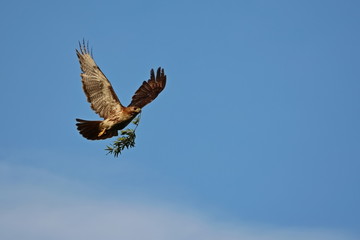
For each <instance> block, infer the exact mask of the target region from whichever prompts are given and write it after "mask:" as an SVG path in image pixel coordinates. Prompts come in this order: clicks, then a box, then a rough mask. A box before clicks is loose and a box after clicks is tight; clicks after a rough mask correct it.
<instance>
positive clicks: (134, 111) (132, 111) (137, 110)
mask: <svg viewBox="0 0 360 240" xmlns="http://www.w3.org/2000/svg"><path fill="white" fill-rule="evenodd" d="M128 112H129V113H130V114H131V115H133V116H136V115H138V114H139V113H140V112H141V108H139V107H135V106H131V107H128Z"/></svg>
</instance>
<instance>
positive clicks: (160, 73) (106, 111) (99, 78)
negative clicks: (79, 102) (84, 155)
mask: <svg viewBox="0 0 360 240" xmlns="http://www.w3.org/2000/svg"><path fill="white" fill-rule="evenodd" d="M76 55H77V57H78V59H79V62H80V68H81V71H82V73H81V74H80V75H81V81H82V86H83V90H84V92H85V95H86V97H87V100H88V102H89V103H90V104H91V108H92V109H93V110H94V111H95V112H96V113H97V114H99V116H100V117H102V118H104V120H102V121H88V120H82V119H76V121H77V122H78V123H77V124H76V126H77V129H78V130H79V132H80V134H81V135H82V136H83V137H85V138H87V139H89V140H101V139H106V138H111V137H113V136H117V135H118V131H119V130H121V129H123V128H125V127H126V126H127V125H128V124H129V123H130V122H131V121H132V120H133V119H134V118H135V117H136V116H137V115H138V114H139V113H140V112H141V109H142V108H143V107H145V106H146V105H147V104H149V103H150V102H152V101H153V100H154V99H155V98H156V97H157V96H158V95H159V93H160V92H161V91H162V90H163V89H164V88H165V85H166V75H165V73H164V69H162V68H158V69H157V72H156V75H155V73H154V70H153V69H151V71H150V79H149V80H148V81H144V82H143V83H142V85H141V86H140V87H139V89H138V90H137V91H136V92H135V94H134V96H133V97H132V101H131V103H130V104H129V106H127V107H125V106H123V105H122V104H121V102H120V100H119V98H118V97H117V95H116V93H115V91H114V89H113V88H112V86H111V83H110V82H109V80H108V79H107V78H106V77H105V74H104V73H103V72H102V71H101V70H100V68H99V67H98V66H97V65H96V63H95V61H94V59H93V57H92V54H91V53H90V52H89V47H88V46H86V45H85V42H84V41H83V43H82V44H81V43H79V50H77V49H76Z"/></svg>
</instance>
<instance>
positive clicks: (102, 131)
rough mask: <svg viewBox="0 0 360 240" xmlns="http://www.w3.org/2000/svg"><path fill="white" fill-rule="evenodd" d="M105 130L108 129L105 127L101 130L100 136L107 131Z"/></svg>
mask: <svg viewBox="0 0 360 240" xmlns="http://www.w3.org/2000/svg"><path fill="white" fill-rule="evenodd" d="M105 131H106V128H104V129H103V130H101V132H99V134H98V137H101V136H102V135H103V134H104V133H105Z"/></svg>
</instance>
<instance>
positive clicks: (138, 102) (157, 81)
mask: <svg viewBox="0 0 360 240" xmlns="http://www.w3.org/2000/svg"><path fill="white" fill-rule="evenodd" d="M165 85H166V75H165V73H164V69H162V68H158V70H157V72H156V77H155V74H154V69H151V72H150V79H149V80H148V81H147V82H146V81H144V82H143V84H142V85H141V86H140V88H139V89H138V90H137V91H136V92H135V94H134V96H133V97H132V101H131V103H130V104H129V107H130V106H134V107H139V108H143V107H144V106H145V105H147V104H148V103H150V102H152V101H153V100H154V99H155V98H156V97H157V96H158V95H159V93H160V92H161V91H162V90H163V89H164V88H165Z"/></svg>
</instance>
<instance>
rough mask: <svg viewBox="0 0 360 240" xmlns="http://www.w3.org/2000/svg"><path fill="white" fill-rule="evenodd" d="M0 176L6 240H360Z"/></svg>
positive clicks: (42, 179) (38, 178)
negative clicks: (235, 220) (90, 194)
mask: <svg viewBox="0 0 360 240" xmlns="http://www.w3.org/2000/svg"><path fill="white" fill-rule="evenodd" d="M15 173H21V174H22V176H23V175H24V174H25V175H27V178H28V179H29V180H30V181H27V183H26V181H24V179H23V180H21V181H22V182H21V181H20V182H19V181H10V180H11V178H12V177H11V176H14V174H15ZM0 174H1V176H2V178H1V180H6V181H1V183H0V187H1V189H3V190H4V191H3V193H5V195H2V197H0V201H1V203H2V204H1V206H0V212H1V214H0V239H13V240H23V239H28V240H32V239H34V240H35V239H36V240H43V239H44V240H45V239H46V240H49V239H51V240H57V239H59V240H60V239H61V240H63V239H67V240H71V239H77V240H78V239H86V240H98V239H106V240H115V239H116V240H119V239H124V240H125V239H126V240H140V239H141V240H143V239H147V240H152V239H154V240H155V239H156V240H169V239H172V240H183V239H184V240H185V239H206V240H235V239H236V240H237V239H245V240H285V239H286V240H288V239H292V240H305V239H306V240H319V239H320V240H321V239H326V240H340V239H341V240H352V239H355V238H354V237H351V236H349V235H346V234H343V233H339V232H335V231H331V230H321V229H320V230H319V229H286V228H283V229H282V228H274V227H264V226H249V225H246V224H242V223H237V224H233V223H232V224H230V223H221V222H217V221H215V220H211V219H209V218H207V217H206V215H205V214H200V213H198V212H196V211H193V210H190V209H184V208H181V207H175V206H171V205H159V204H153V203H147V202H141V201H140V202H139V201H137V202H136V203H134V202H129V201H114V200H110V201H109V200H106V199H105V200H104V199H102V200H99V198H96V199H94V198H92V199H90V198H87V197H86V196H81V194H76V193H74V191H70V192H69V191H66V190H64V189H65V188H63V187H60V188H58V187H59V186H64V185H66V186H69V184H71V181H70V180H68V179H62V178H59V177H57V176H53V175H52V174H49V173H47V172H46V171H41V170H34V169H27V168H23V167H13V166H9V165H0ZM34 174H35V175H34ZM14 182H17V183H16V184H15V183H14ZM76 186H77V187H79V185H78V184H76ZM54 187H55V188H56V189H54Z"/></svg>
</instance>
